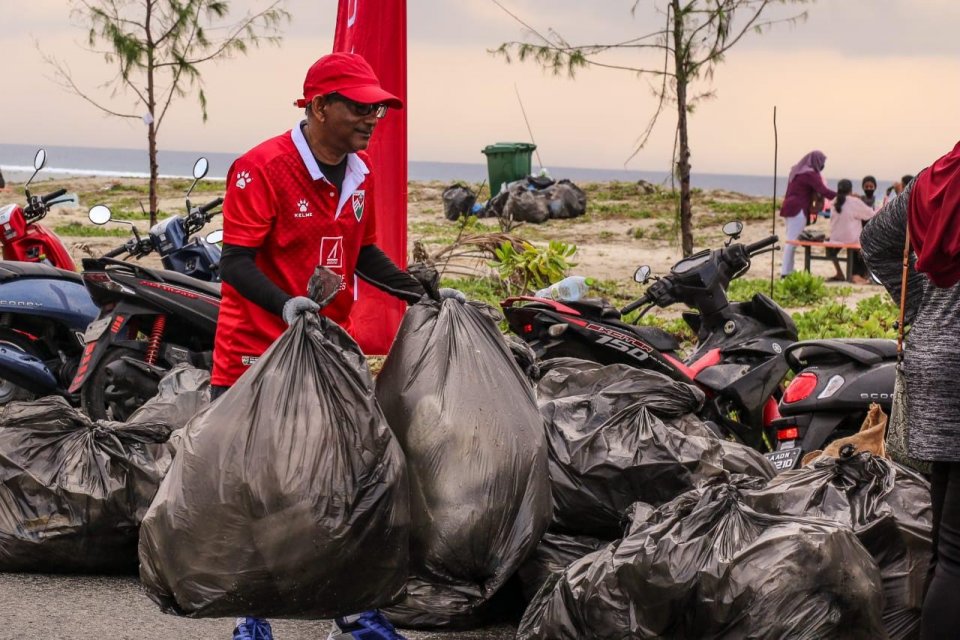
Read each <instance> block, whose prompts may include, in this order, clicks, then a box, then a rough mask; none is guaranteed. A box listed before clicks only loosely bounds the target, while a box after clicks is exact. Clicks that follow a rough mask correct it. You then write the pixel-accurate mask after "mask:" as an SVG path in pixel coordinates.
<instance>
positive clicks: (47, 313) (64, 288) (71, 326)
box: [0, 149, 99, 405]
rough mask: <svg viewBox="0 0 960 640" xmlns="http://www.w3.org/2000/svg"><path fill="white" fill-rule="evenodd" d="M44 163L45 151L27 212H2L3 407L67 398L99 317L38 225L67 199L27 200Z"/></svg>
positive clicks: (63, 252)
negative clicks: (86, 332)
mask: <svg viewBox="0 0 960 640" xmlns="http://www.w3.org/2000/svg"><path fill="white" fill-rule="evenodd" d="M46 156H47V154H46V151H45V150H44V149H40V150H39V151H37V155H36V156H35V158H34V162H33V167H34V172H33V175H31V176H30V179H29V180H27V182H26V184H25V185H24V193H25V195H26V201H27V203H26V205H25V206H24V207H20V206H19V205H16V204H9V205H6V206H4V207H0V230H2V234H0V244H2V245H3V257H4V260H3V261H2V262H0V405H2V404H6V403H7V402H10V401H11V400H29V399H32V398H34V397H37V396H43V395H50V394H59V395H68V394H67V391H66V388H67V386H68V385H69V383H70V380H72V379H73V376H74V373H75V372H76V368H77V363H78V361H79V359H80V354H81V353H82V351H83V342H82V338H81V336H82V335H83V332H84V330H85V328H86V327H87V325H88V324H89V323H90V322H91V321H92V320H93V319H94V318H96V317H97V313H98V312H99V309H97V307H96V305H94V304H93V301H92V300H91V299H90V296H89V294H88V293H87V291H86V289H85V288H84V286H83V282H82V280H81V278H80V274H78V273H76V271H75V270H74V263H73V260H72V259H71V258H70V254H69V252H68V251H67V249H66V247H65V246H64V245H63V243H62V242H61V241H60V239H59V238H58V237H57V236H56V234H54V233H53V232H52V231H50V230H49V229H47V228H46V227H44V226H43V225H42V224H40V223H39V221H40V220H42V219H43V218H44V217H45V216H46V215H47V213H48V212H49V211H50V207H51V206H52V205H53V204H56V203H57V202H58V200H57V199H58V198H60V197H61V196H63V195H64V194H65V193H66V190H65V189H58V190H56V191H54V192H53V193H48V194H47V195H44V196H37V195H33V194H32V193H30V188H29V186H30V183H31V182H33V179H34V178H35V177H36V176H37V174H38V173H39V172H40V170H41V169H42V168H43V167H44V165H45V164H46Z"/></svg>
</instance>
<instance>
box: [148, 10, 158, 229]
mask: <svg viewBox="0 0 960 640" xmlns="http://www.w3.org/2000/svg"><path fill="white" fill-rule="evenodd" d="M152 17H153V2H152V1H150V2H147V4H146V16H145V19H144V31H145V37H144V40H145V41H146V43H147V68H146V72H147V105H146V106H147V113H148V114H149V115H150V121H149V122H148V123H147V154H148V155H149V157H150V226H151V227H152V226H153V225H155V224H157V209H159V203H158V199H159V198H158V197H157V176H158V175H159V173H160V171H159V165H158V164H157V125H158V124H159V123H158V122H157V121H156V119H155V113H156V109H157V99H156V94H155V92H156V84H155V83H154V73H155V72H156V65H155V62H154V58H153V53H154V43H153V31H152V30H151V29H152V24H151V18H152Z"/></svg>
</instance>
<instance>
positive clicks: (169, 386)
mask: <svg viewBox="0 0 960 640" xmlns="http://www.w3.org/2000/svg"><path fill="white" fill-rule="evenodd" d="M208 404H210V372H209V371H205V370H204V369H198V368H197V367H194V366H192V365H189V364H185V363H183V364H178V365H177V366H175V367H173V368H172V369H171V370H170V371H169V372H168V373H167V374H166V375H165V376H163V378H161V379H160V382H159V383H158V384H157V395H155V396H153V397H152V398H150V399H149V400H147V401H146V402H145V403H143V405H141V406H140V408H138V409H137V410H136V411H134V412H133V413H132V414H130V418H129V419H128V420H127V423H141V422H162V423H165V424H168V425H170V427H171V428H173V429H180V428H182V427H184V426H186V424H187V422H189V421H190V418H192V417H193V416H195V415H196V414H197V413H199V412H200V410H201V409H203V408H205V407H206V406H207V405H208Z"/></svg>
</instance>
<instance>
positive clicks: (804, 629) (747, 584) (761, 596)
mask: <svg viewBox="0 0 960 640" xmlns="http://www.w3.org/2000/svg"><path fill="white" fill-rule="evenodd" d="M762 482H763V481H762V480H759V479H755V478H751V479H746V481H745V482H744V481H743V479H738V480H736V481H734V483H732V484H728V483H725V482H715V483H709V484H706V485H704V486H702V487H699V488H697V489H694V490H692V491H690V492H687V493H685V494H683V495H681V496H679V497H678V498H677V499H676V500H674V501H672V502H670V503H668V504H666V505H664V506H662V507H661V508H659V509H657V510H656V511H655V512H653V514H651V515H649V516H647V517H644V514H643V512H642V511H641V513H640V517H638V518H637V519H635V520H634V522H633V524H632V526H631V527H630V529H629V531H628V533H627V535H626V536H625V537H624V538H623V539H622V540H620V541H619V542H614V543H612V544H610V545H609V546H607V547H606V548H604V549H602V550H600V551H598V552H596V553H593V554H590V555H588V556H585V557H584V558H582V559H581V560H578V561H577V562H575V563H574V564H572V565H571V566H570V567H568V568H567V569H566V571H564V572H563V573H562V574H559V575H555V576H553V577H552V578H551V579H550V580H549V581H548V582H547V584H546V585H545V586H544V588H543V589H542V590H541V591H540V592H539V593H538V594H537V596H536V597H535V598H534V601H533V602H532V603H531V605H530V606H529V607H528V609H527V611H526V613H525V614H524V617H523V620H522V622H521V623H520V628H519V631H518V632H517V638H518V640H533V639H537V640H547V639H549V640H580V639H582V638H591V639H592V640H621V639H623V638H723V639H730V640H733V639H735V638H736V639H739V638H757V639H759V638H845V639H851V640H860V639H863V640H867V639H875V638H883V637H885V636H884V630H883V623H882V620H881V611H882V608H883V594H882V587H881V580H880V572H879V570H878V569H877V565H876V563H875V562H874V561H873V558H871V557H870V554H869V553H868V552H867V551H866V549H864V548H863V545H861V544H860V542H859V541H858V540H857V538H856V536H855V535H854V534H853V532H852V531H851V530H850V529H849V528H848V527H845V526H843V525H840V524H837V523H835V522H831V521H828V520H821V519H815V518H799V517H794V516H779V515H769V514H764V513H760V512H757V511H754V510H752V509H751V508H749V507H748V506H746V505H745V504H744V502H743V500H742V498H741V496H740V493H741V491H742V490H744V488H747V489H749V488H750V487H751V486H757V485H759V484H762Z"/></svg>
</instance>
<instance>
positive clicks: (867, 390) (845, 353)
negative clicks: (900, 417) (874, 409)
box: [768, 338, 897, 471]
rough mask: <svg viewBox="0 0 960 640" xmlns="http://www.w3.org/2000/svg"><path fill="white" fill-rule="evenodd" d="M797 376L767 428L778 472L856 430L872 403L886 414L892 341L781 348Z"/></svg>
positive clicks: (831, 342)
mask: <svg viewBox="0 0 960 640" xmlns="http://www.w3.org/2000/svg"><path fill="white" fill-rule="evenodd" d="M784 357H785V358H786V360H787V364H788V365H789V366H790V368H791V369H792V370H793V371H794V372H795V373H796V376H795V377H794V378H793V380H792V381H791V382H790V384H789V385H788V386H787V388H786V390H785V391H784V394H783V398H782V400H781V401H780V414H781V416H782V417H781V418H780V419H778V420H775V421H774V422H773V424H772V425H771V428H772V430H773V432H774V434H775V438H774V439H775V441H776V443H777V444H776V452H775V453H774V454H771V455H770V456H768V457H769V458H770V460H771V462H772V463H773V465H774V466H775V467H776V468H777V470H778V471H786V470H788V469H793V468H794V467H795V466H796V465H797V463H798V462H799V461H800V459H801V457H802V455H803V454H806V453H809V452H811V451H816V450H818V449H823V448H824V446H825V445H826V444H827V443H828V442H829V441H831V440H835V439H837V438H844V437H847V436H852V435H853V434H855V433H857V432H858V431H859V430H860V426H861V424H862V423H863V420H864V418H866V416H867V412H868V411H869V409H870V405H871V403H874V402H876V403H877V404H879V405H880V406H881V407H882V408H883V410H884V411H886V412H887V415H889V414H890V409H891V405H892V403H893V387H894V382H895V379H896V366H897V343H896V341H895V340H881V339H855V338H850V339H847V338H844V339H832V340H804V341H803V342H797V343H795V344H792V345H790V346H789V347H787V349H786V350H784Z"/></svg>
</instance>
